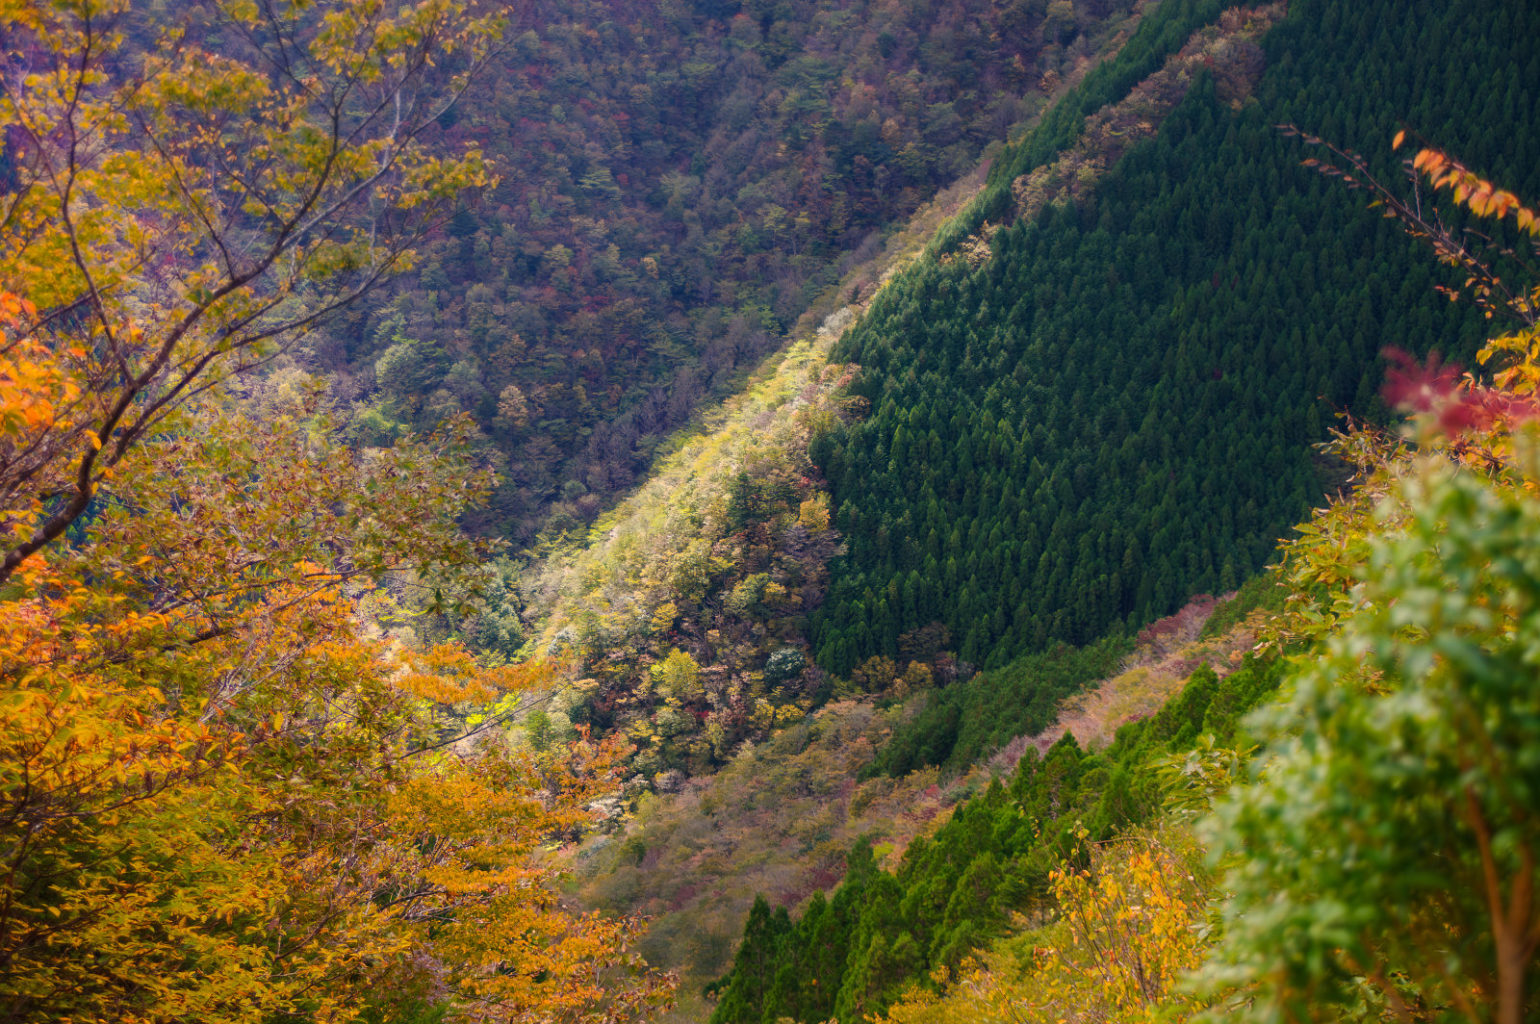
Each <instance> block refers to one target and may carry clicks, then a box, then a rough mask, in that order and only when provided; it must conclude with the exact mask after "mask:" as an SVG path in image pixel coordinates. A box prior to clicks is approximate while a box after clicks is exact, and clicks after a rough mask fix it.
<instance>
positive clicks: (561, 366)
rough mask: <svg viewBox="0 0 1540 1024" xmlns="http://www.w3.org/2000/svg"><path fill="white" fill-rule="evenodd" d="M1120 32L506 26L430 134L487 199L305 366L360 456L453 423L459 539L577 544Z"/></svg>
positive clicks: (677, 19) (532, 7)
mask: <svg viewBox="0 0 1540 1024" xmlns="http://www.w3.org/2000/svg"><path fill="white" fill-rule="evenodd" d="M1129 6H1130V5H1129V4H1128V3H1126V2H1122V0H1096V2H1092V3H1077V4H1073V5H1072V4H1070V3H1068V2H1065V0H1057V2H1051V3H1050V2H1047V0H1018V2H1013V3H1008V4H1001V3H994V2H983V0H947V2H925V3H897V2H873V0H862V2H851V0H779V2H773V3H772V2H769V0H757V2H749V3H725V2H724V3H716V2H712V3H704V2H702V3H679V2H648V3H638V4H613V3H608V2H597V0H585V2H581V3H560V4H557V3H532V4H525V5H520V6H519V8H518V9H517V11H516V12H515V13H514V14H513V15H512V18H513V23H512V24H511V25H510V26H509V29H508V37H507V44H508V45H507V47H506V50H505V51H504V52H503V54H502V55H501V57H500V58H499V59H498V60H497V61H496V62H495V63H494V64H493V65H492V66H491V67H489V69H488V71H487V73H486V74H484V75H482V76H481V77H480V78H479V79H478V81H477V83H476V85H475V87H474V88H473V90H472V92H471V93H469V94H468V95H467V96H466V97H465V99H464V100H463V102H462V103H461V104H460V105H459V106H458V107H457V108H456V109H455V110H454V111H453V112H452V113H451V114H449V115H447V116H446V117H445V118H444V119H443V120H442V127H443V130H444V135H445V137H446V142H448V143H451V144H453V143H463V142H467V141H469V142H475V143H476V144H478V145H479V146H480V147H481V148H482V149H483V150H484V151H485V152H486V154H487V155H488V157H489V158H490V159H491V161H492V162H493V165H494V166H495V168H496V169H497V171H498V172H499V174H500V177H501V181H500V183H499V184H498V185H497V187H495V188H492V189H489V190H487V191H486V192H485V194H483V195H482V196H481V197H480V198H479V200H477V201H475V202H474V203H472V202H470V201H467V203H466V204H464V205H463V206H462V207H461V208H460V209H459V211H458V212H457V213H456V214H455V215H454V216H453V217H452V218H451V219H450V220H449V222H448V224H447V225H446V226H445V229H444V230H443V232H442V234H441V235H440V236H439V237H438V238H436V239H435V240H433V241H432V243H431V244H430V245H429V246H428V248H427V249H426V251H425V253H424V258H423V260H422V263H421V266H420V268H419V270H418V271H416V272H415V273H413V274H412V275H409V276H408V277H406V278H404V279H402V280H401V281H400V282H399V283H398V284H397V285H395V286H393V287H392V288H390V289H388V290H385V291H382V292H381V293H379V294H378V295H377V296H376V297H374V299H373V300H372V301H371V302H369V303H368V304H366V305H362V306H360V307H358V308H357V309H356V310H355V311H354V312H353V313H352V314H351V315H350V316H349V318H348V319H347V320H346V321H345V322H344V323H342V324H340V325H337V326H336V327H335V328H334V329H333V330H332V331H331V332H330V333H329V334H328V335H327V336H326V338H325V339H324V340H321V341H318V342H317V343H316V344H315V345H314V346H312V348H311V349H310V352H309V354H308V358H307V359H306V360H305V365H306V367H307V368H308V369H312V370H318V371H324V372H326V373H328V374H330V375H332V378H333V379H334V380H335V381H336V382H337V387H338V388H339V389H340V393H341V394H342V395H343V396H344V397H345V398H347V399H349V400H352V401H355V402H356V403H357V405H356V409H355V418H356V425H355V428H354V429H355V433H356V435H357V436H358V438H359V440H360V441H361V442H363V443H367V444H378V443H382V442H384V441H386V440H388V439H390V438H391V437H393V436H397V435H399V434H400V433H402V432H404V431H406V430H407V429H412V428H419V429H420V428H424V427H431V426H432V425H433V424H434V423H436V422H438V420H439V419H441V418H442V417H443V416H444V415H446V414H448V413H451V412H455V411H458V410H461V409H464V410H466V411H469V412H470V413H471V414H473V415H474V416H475V418H476V420H477V422H478V423H479V424H480V426H481V429H482V430H483V431H484V433H485V435H486V443H487V446H488V452H489V457H490V458H491V459H492V460H493V461H494V462H495V464H496V466H497V468H498V469H499V470H500V471H501V472H502V473H503V476H504V479H503V483H502V484H501V486H500V488H499V490H498V492H497V493H496V494H495V495H494V497H493V500H492V501H491V503H490V504H489V506H488V508H487V510H486V511H485V512H483V513H480V514H478V515H475V516H473V517H471V518H470V519H469V520H468V523H469V525H471V526H473V527H474V528H476V529H478V530H482V531H491V532H496V533H499V534H501V535H504V536H508V537H510V538H511V539H512V540H513V541H514V542H515V543H516V544H518V545H519V546H523V545H526V544H528V543H530V542H531V541H532V540H534V538H535V537H536V535H537V533H538V532H539V531H540V529H541V527H542V525H543V524H546V523H547V522H549V525H550V528H551V529H550V533H551V535H559V534H560V533H561V532H563V531H564V530H568V529H571V528H573V527H575V526H578V525H581V524H584V523H587V522H589V521H591V520H592V519H593V517H594V516H595V515H597V514H598V513H599V512H600V511H601V510H602V509H603V508H605V507H607V506H608V505H609V504H610V503H611V502H612V501H613V498H614V496H615V495H617V494H618V493H620V492H622V491H624V490H625V489H627V488H629V487H631V486H632V485H633V484H635V483H637V482H638V481H639V480H640V479H641V476H642V474H644V473H645V471H646V469H647V467H648V466H649V465H650V464H651V461H652V458H653V456H654V454H655V452H656V451H657V449H658V445H659V443H660V442H661V441H662V440H663V439H665V438H666V436H667V435H668V434H669V433H671V432H672V431H674V430H676V429H677V428H678V427H680V426H682V425H683V424H685V423H686V422H687V421H688V420H689V419H690V417H691V415H692V413H694V412H695V410H696V409H697V408H698V407H699V406H700V404H701V403H702V402H703V401H706V400H709V399H711V398H721V397H724V396H725V395H727V394H728V393H729V391H730V390H731V388H732V386H733V384H734V382H735V381H738V380H740V379H741V377H742V376H743V374H744V373H745V372H746V371H747V370H749V369H751V368H752V367H753V366H755V365H756V364H757V363H758V362H759V361H760V360H761V359H763V358H764V357H765V356H766V355H767V354H769V353H770V352H772V351H773V350H775V349H776V348H778V347H779V346H780V345H781V344H782V341H783V338H784V336H785V333H786V331H787V330H788V329H789V328H790V326H791V325H792V323H793V322H794V321H795V320H796V319H797V317H798V316H799V315H800V314H801V313H802V312H803V310H804V309H805V308H806V307H807V305H808V304H809V302H810V300H811V299H812V298H813V297H814V296H816V295H817V294H819V293H820V292H821V291H823V290H824V289H826V288H827V287H828V286H829V285H830V284H832V283H833V282H835V281H837V280H838V279H839V277H840V275H841V274H842V273H844V272H845V271H846V270H848V268H849V267H850V266H852V265H854V263H855V262H858V261H859V260H860V259H862V258H865V257H866V256H869V255H871V254H872V253H873V252H875V251H876V249H877V248H878V247H879V243H880V232H881V230H882V229H883V228H885V227H886V226H888V225H890V224H891V223H893V222H894V221H896V220H899V219H902V218H903V217H905V216H907V215H908V214H909V213H910V212H911V211H913V210H914V209H915V207H917V206H918V205H919V204H920V203H921V202H923V201H925V200H927V199H928V198H929V197H930V196H931V195H932V194H933V193H934V192H935V191H936V190H937V189H938V188H939V187H941V186H943V185H945V184H948V183H950V182H951V181H952V180H953V179H954V178H956V177H958V176H959V175H961V174H962V173H964V172H966V171H968V170H970V169H971V168H972V167H973V166H974V165H975V163H976V162H977V160H978V158H979V154H980V153H981V151H982V150H983V148H984V147H985V146H986V145H988V144H989V143H991V142H994V141H996V140H998V139H1001V138H1003V137H1004V135H1005V134H1006V132H1007V130H1008V129H1009V128H1010V127H1011V126H1012V125H1014V124H1016V123H1017V122H1019V121H1021V120H1022V119H1023V118H1025V117H1026V116H1027V115H1029V114H1030V113H1032V112H1033V111H1034V110H1036V109H1037V108H1038V107H1039V106H1041V104H1042V102H1043V99H1044V96H1045V95H1046V94H1048V93H1051V92H1053V91H1054V90H1055V89H1056V88H1057V87H1058V83H1059V82H1060V80H1061V79H1064V78H1073V77H1074V76H1075V75H1076V74H1078V73H1079V72H1080V71H1081V70H1083V68H1084V66H1085V65H1086V62H1087V60H1088V58H1089V56H1090V55H1091V54H1092V53H1094V50H1095V48H1096V46H1097V45H1098V41H1099V40H1101V39H1102V38H1103V37H1104V36H1105V35H1106V33H1107V32H1108V31H1109V30H1110V28H1111V27H1113V26H1115V25H1116V24H1117V23H1118V22H1119V21H1120V19H1121V17H1122V16H1123V15H1124V14H1126V13H1127V11H1128V8H1129Z"/></svg>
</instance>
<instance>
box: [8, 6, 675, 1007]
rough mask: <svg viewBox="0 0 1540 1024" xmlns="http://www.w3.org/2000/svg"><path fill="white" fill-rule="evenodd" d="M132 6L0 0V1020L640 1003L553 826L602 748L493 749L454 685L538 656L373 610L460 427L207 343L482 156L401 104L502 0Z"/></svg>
mask: <svg viewBox="0 0 1540 1024" xmlns="http://www.w3.org/2000/svg"><path fill="white" fill-rule="evenodd" d="M128 13H129V12H128V8H127V5H126V4H116V3H105V4H98V3H86V4H69V5H63V4H61V5H58V6H53V5H48V4H38V3H27V2H18V3H5V4H3V5H0V30H3V32H4V37H5V39H6V44H5V45H6V48H7V56H8V57H10V56H16V55H24V56H25V57H26V58H27V66H29V67H31V68H32V69H34V70H33V72H32V73H31V74H30V75H25V76H17V77H11V78H8V79H7V80H6V83H5V85H4V88H3V90H0V114H3V117H4V119H5V120H6V122H7V123H8V124H9V125H11V126H14V128H15V130H13V131H12V132H10V133H9V134H8V135H7V137H6V144H7V147H8V151H7V154H6V155H7V156H8V157H10V158H11V159H10V162H9V166H11V167H12V168H13V169H14V170H15V173H16V174H17V175H18V177H19V179H20V182H19V186H18V187H17V188H16V189H15V190H14V191H12V192H10V193H8V194H7V196H6V197H5V199H4V200H3V202H4V203H5V204H6V206H5V210H4V218H3V221H0V253H3V262H0V398H3V405H0V550H3V553H4V558H3V567H0V707H3V714H0V1017H3V1018H4V1019H6V1020H14V1021H62V1020H69V1021H76V1022H87V1021H103V1022H106V1021H135V1022H151V1021H194V1020H196V1021H227V1020H228V1021H253V1022H254V1021H267V1020H273V1019H275V1018H280V1017H281V1018H283V1019H285V1020H290V1019H294V1020H310V1021H347V1020H356V1019H361V1018H366V1017H367V1018H369V1019H380V1017H381V1016H384V1017H385V1018H386V1019H400V1018H401V1017H402V1015H409V1014H412V1013H416V1012H418V1011H419V1010H422V1011H425V1012H427V1011H429V1010H430V1008H435V1007H436V1008H437V1009H438V1010H443V1011H447V1012H449V1013H450V1014H452V1015H453V1016H455V1017H459V1018H464V1019H477V1020H499V1021H522V1020H531V1019H540V1020H622V1019H628V1018H630V1017H633V1016H635V1015H636V1014H638V1013H640V1012H641V1011H642V1010H643V1009H644V1008H645V1007H648V1006H653V1005H656V1004H657V1003H658V1002H659V1001H661V1000H663V999H666V997H667V991H668V985H667V979H665V978H661V977H657V976H654V975H651V974H648V973H647V972H646V971H645V970H644V969H643V968H642V967H641V965H640V964H639V963H638V962H637V961H636V960H635V958H634V957H632V956H631V955H630V954H629V953H628V952H627V947H628V945H629V943H630V942H631V940H632V938H633V936H634V934H635V931H636V928H637V925H636V923H635V922H632V921H628V920H611V919H601V918H597V917H593V916H581V915H577V914H575V913H573V912H571V911H570V910H568V909H567V908H566V907H564V906H563V905H562V903H561V901H560V899H559V898H558V894H557V890H556V888H555V877H554V874H553V871H552V868H551V866H550V864H549V858H548V855H547V853H546V850H547V849H548V848H549V847H551V846H552V845H554V844H556V843H559V842H560V841H562V840H563V838H565V837H567V836H570V835H571V834H573V832H574V830H576V829H577V828H578V827H579V826H580V825H581V824H582V823H583V822H584V821H586V820H587V818H588V813H587V811H586V810H585V806H586V805H587V804H588V803H590V802H591V801H592V800H594V799H595V798H596V797H597V796H599V795H600V794H602V793H604V792H606V791H607V789H608V788H609V787H610V785H611V784H612V774H613V773H612V767H613V765H614V763H615V761H616V758H617V756H618V754H619V751H618V750H617V749H616V748H615V747H613V746H600V745H595V744H589V743H586V742H579V743H576V744H575V745H573V746H572V747H571V748H570V749H567V750H563V751H559V752H550V753H547V754H545V755H542V756H535V755H532V754H528V753H519V752H517V751H514V750H512V749H511V748H510V747H509V746H508V745H507V744H506V742H504V740H503V738H502V734H501V732H500V730H499V728H498V726H500V725H501V724H502V722H503V721H504V716H502V715H499V716H493V717H491V718H488V719H484V720H481V721H480V724H478V725H474V726H473V725H470V724H468V723H469V721H470V720H471V718H472V716H471V714H470V712H471V711H472V710H473V709H476V708H479V707H481V706H483V705H487V704H491V703H494V702H501V704H500V705H499V706H500V707H502V708H503V710H504V712H505V713H507V712H510V711H512V710H516V707H517V702H518V699H519V695H520V694H522V693H527V692H529V691H530V690H531V689H533V688H535V687H537V686H539V685H540V684H542V683H543V682H544V681H545V679H546V677H547V675H548V671H549V670H548V669H547V668H546V667H545V666H543V665H542V664H540V663H533V664H530V665H526V666H521V667H509V666H503V667H501V668H495V669H494V668H488V667H487V666H484V665H482V664H480V663H478V662H477V661H476V660H475V659H474V658H473V657H472V656H471V655H470V654H469V653H468V652H466V651H464V650H461V649H458V648H455V647H452V646H440V647H431V646H426V645H418V644H414V643H412V642H411V640H410V637H408V636H403V635H401V634H399V633H392V632H385V631H382V630H381V629H380V628H378V627H377V626H376V625H375V624H374V622H375V617H374V616H372V615H370V614H367V612H369V611H374V612H378V611H380V610H381V609H387V608H390V607H392V606H393V605H395V604H396V602H397V599H398V598H402V597H405V596H408V589H409V588H411V587H413V586H422V587H428V588H430V589H431V588H432V586H433V585H434V584H435V583H436V582H437V581H443V580H452V579H455V578H457V577H458V576H459V575H462V574H464V573H466V572H468V571H469V570H470V569H472V568H473V567H474V566H475V564H476V563H477V560H478V559H479V558H480V557H481V554H482V552H481V551H480V550H479V549H478V548H477V546H475V545H473V544H472V543H470V542H469V541H467V540H466V539H465V538H464V537H463V536H462V534H461V533H460V531H459V529H458V527H457V526H456V522H455V520H456V516H457V515H458V514H459V513H460V512H461V511H462V510H463V509H464V508H466V507H467V505H468V504H470V503H472V502H475V501H477V500H479V498H480V497H481V496H482V495H484V494H485V493H486V491H487V489H488V487H489V483H490V477H489V476H488V474H486V473H484V472H482V471H480V470H478V469H476V468H475V467H474V466H472V465H470V464H469V463H468V462H467V460H466V457H465V448H464V444H463V440H464V438H463V434H464V429H463V426H462V425H459V424H456V423H448V424H445V426H444V428H443V430H442V431H441V432H440V434H439V435H437V436H434V437H429V438H422V439H418V440H405V441H402V442H400V443H397V444H396V445H394V446H392V447H390V448H385V449H373V450H368V451H356V450H350V449H348V448H347V447H345V446H343V445H342V444H341V443H340V441H339V440H338V439H337V437H336V433H335V431H334V429H333V416H334V409H333V407H332V403H331V402H330V401H329V400H328V398H327V397H326V395H325V393H324V388H321V387H317V386H295V387H290V388H284V387H278V386H276V385H272V384H263V383H259V382H256V381H253V380H251V379H249V378H243V377H241V376H240V375H239V374H240V371H242V370H244V369H247V368H250V367H251V366H253V365H255V364H256V363H258V362H261V361H262V360H264V359H267V358H270V357H271V356H273V355H274V354H276V353H279V352H281V351H282V345H283V343H284V341H285V339H287V338H289V337H292V336H294V334H295V333H296V332H299V331H303V330H304V329H305V328H306V326H307V325H308V324H310V323H312V322H314V320H315V319H316V318H317V317H319V316H321V315H323V314H324V313H326V312H327V311H329V310H330V309H332V308H335V307H336V306H337V305H338V304H339V303H342V302H345V301H347V299H348V298H349V297H350V296H352V295H355V294H357V293H358V292H359V291H360V290H361V289H362V288H364V287H367V286H368V284H369V283H370V282H371V281H372V280H373V279H375V278H376V277H378V276H379V275H381V274H383V273H386V272H388V271H390V270H391V269H393V268H394V267H397V266H400V265H404V264H405V263H406V262H408V261H409V260H410V249H409V245H410V241H411V238H412V234H413V230H414V228H413V223H414V218H416V217H417V216H418V215H419V214H421V215H422V216H428V215H429V214H430V213H431V211H432V209H433V208H435V207H436V206H437V205H438V204H439V203H440V202H441V201H442V200H443V199H445V198H448V197H451V196H453V195H454V194H455V192H457V191H458V190H460V189H462V188H464V187H466V186H469V185H474V184H475V183H476V182H477V181H478V180H482V175H483V171H482V169H481V168H480V164H479V160H478V159H477V157H476V156H475V154H474V153H469V154H465V155H463V156H462V157H455V158H445V157H443V156H442V155H440V154H435V153H434V152H432V151H431V150H429V149H428V148H427V147H425V146H423V145H421V144H420V139H419V138H418V136H419V135H420V133H421V131H422V130H423V126H424V124H425V123H426V122H425V121H424V118H425V117H427V118H431V117H432V116H433V109H434V108H433V107H432V106H431V105H430V106H424V107H420V106H418V105H417V104H416V102H415V101H412V102H409V103H407V104H406V106H405V107H403V106H401V105H400V104H399V102H398V101H400V100H401V99H402V98H403V97H409V96H411V95H415V94H414V93H413V92H412V90H413V89H416V88H418V87H420V86H422V85H423V83H424V82H425V81H427V80H428V79H429V78H430V77H431V76H430V75H429V69H430V68H432V66H433V64H434V60H435V55H437V56H438V57H439V58H443V56H444V54H445V53H446V52H447V53H449V54H452V55H453V56H452V57H451V58H450V60H451V62H452V63H455V64H456V67H457V68H459V69H460V71H457V72H456V73H457V74H459V73H460V72H461V71H464V70H466V69H467V68H470V67H473V66H474V64H475V63H476V60H477V59H478V56H477V55H478V54H480V53H484V52H485V49H486V47H487V46H488V45H489V43H490V39H491V35H492V30H493V28H494V27H495V26H494V24H493V23H492V22H490V21H487V20H485V19H482V18H480V17H479V16H476V15H474V14H473V13H472V12H470V11H468V10H467V9H466V8H464V7H463V6H462V5H459V4H456V3H448V2H437V0H429V2H427V3H424V4H421V5H419V6H416V7H406V8H402V9H400V10H399V11H394V12H389V13H388V12H386V11H384V9H383V8H382V7H381V6H380V5H373V4H368V3H346V2H344V3H337V4H331V5H325V6H324V8H322V9H316V8H314V7H313V6H312V5H310V4H294V5H292V6H290V5H282V4H279V5H261V6H258V5H243V4H234V5H230V6H229V7H228V8H225V9H222V10H221V11H220V12H219V13H218V15H217V17H216V20H215V22H214V23H213V24H214V26H215V27H211V26H210V25H206V24H205V25H199V24H196V23H192V24H191V25H190V26H189V27H185V28H184V30H179V31H175V32H170V33H168V34H167V35H165V36H163V37H161V38H159V39H150V40H146V39H145V38H144V33H143V31H142V26H139V25H137V24H136V23H135V22H134V21H133V20H132V19H131V18H130V17H129V16H128ZM219 31H222V32H224V33H225V36H224V38H225V40H226V44H225V45H224V46H223V47H222V48H221V49H220V51H219V52H218V53H215V52H213V51H211V50H209V49H206V48H205V47H204V46H203V45H202V43H203V42H211V41H212V38H213V36H215V35H217V34H218V32H219ZM136 33H137V35H136ZM210 34H212V35H210ZM231 40H239V41H240V42H231ZM13 47H14V48H16V52H15V53H12V52H11V50H12V48H13ZM264 55H265V56H264ZM286 61H287V62H288V63H285V62H286ZM128 69H133V70H132V71H130V70H128ZM457 81H458V80H457V79H455V78H454V76H451V77H450V78H449V79H448V80H444V81H439V82H437V84H436V85H434V88H435V89H437V90H438V93H437V94H438V95H444V94H452V93H453V91H454V89H455V88H457V87H459V86H458V85H457ZM428 84H430V85H433V83H431V82H429V83H428ZM380 89H384V90H385V92H384V94H383V96H382V94H381V93H380V92H379V91H378V90H380ZM392 96H394V97H395V99H392V98H391V97H392ZM403 111H404V112H403ZM237 115H238V116H237ZM387 115H389V116H387ZM408 603H409V605H411V606H418V607H420V606H423V605H425V604H428V605H431V599H419V600H415V601H413V602H408ZM432 1012H437V1010H433V1011H432Z"/></svg>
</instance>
